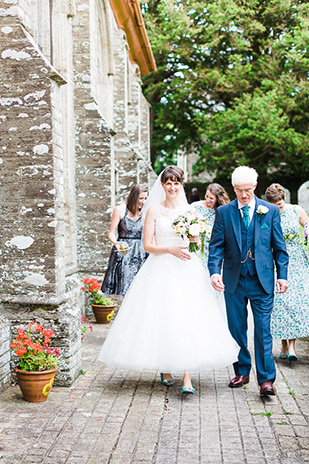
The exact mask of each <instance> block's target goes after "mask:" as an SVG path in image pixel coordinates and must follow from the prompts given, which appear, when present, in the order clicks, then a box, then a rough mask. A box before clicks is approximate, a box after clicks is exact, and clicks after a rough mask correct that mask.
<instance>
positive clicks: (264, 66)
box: [142, 0, 309, 185]
mask: <svg viewBox="0 0 309 464" xmlns="http://www.w3.org/2000/svg"><path fill="white" fill-rule="evenodd" d="M142 8H143V11H144V19H145V23H146V28H147V31H148V35H149V38H150V43H151V46H152V50H153V52H154V56H155V59H156V62H157V67H158V71H157V72H156V73H152V74H151V75H150V76H147V77H146V78H144V89H145V93H146V96H147V98H148V100H149V101H150V103H151V105H152V125H153V139H152V159H153V162H154V163H155V168H157V169H158V170H159V169H161V167H162V166H164V165H165V164H168V163H171V162H174V161H175V159H176V156H177V154H178V153H187V154H189V153H192V152H196V153H198V154H199V160H198V162H197V164H196V166H195V170H196V172H197V173H198V172H202V171H203V170H207V171H210V172H215V173H217V178H221V179H224V178H227V177H229V175H230V172H231V170H232V169H233V168H234V167H235V166H236V165H238V164H250V165H253V166H255V167H256V169H257V170H258V172H259V174H260V177H262V178H265V177H266V176H268V177H270V179H271V175H272V174H273V176H274V178H275V179H276V180H277V181H279V182H286V181H288V180H289V179H292V178H293V182H292V183H293V184H294V183H295V177H297V182H298V184H299V183H302V182H303V181H304V180H307V178H308V176H309V163H308V148H307V147H308V145H309V144H308V135H307V128H308V112H307V106H308V94H309V92H308V81H307V78H308V74H307V71H308V65H309V56H308V52H307V50H308V42H309V41H308V32H307V27H308V11H309V6H308V4H307V2H305V1H300V0H295V1H292V0H269V1H267V2H265V1H262V0H247V1H246V2H242V1H240V0H237V1H236V0H235V1H234V0H224V1H223V0H210V1H208V2H207V3H205V2H198V1H194V0H187V1H186V2H182V1H180V0H149V1H147V0H142ZM289 185H290V183H289Z"/></svg>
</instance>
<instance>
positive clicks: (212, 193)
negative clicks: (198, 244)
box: [192, 183, 230, 273]
mask: <svg viewBox="0 0 309 464" xmlns="http://www.w3.org/2000/svg"><path fill="white" fill-rule="evenodd" d="M229 201H230V199H229V197H228V194H227V193H226V191H225V190H224V188H223V187H222V186H221V185H220V184H215V183H214V184H210V185H208V187H207V190H206V193H205V200H202V201H196V202H194V203H192V206H194V208H195V209H196V211H197V212H198V213H199V215H200V216H201V217H203V218H204V219H206V223H207V226H208V229H207V230H206V237H205V242H204V257H203V259H202V263H203V266H204V268H205V270H206V271H207V273H209V271H208V267H207V262H208V246H209V241H210V237H211V232H212V228H213V225H214V222H215V216H216V209H217V208H218V207H219V206H221V205H225V204H226V203H228V202H229ZM200 253H201V252H200V251H198V252H197V254H198V255H199V256H200Z"/></svg>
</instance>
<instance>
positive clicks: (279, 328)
mask: <svg viewBox="0 0 309 464" xmlns="http://www.w3.org/2000/svg"><path fill="white" fill-rule="evenodd" d="M280 217H281V226H282V231H283V236H284V239H285V243H286V248H287V252H288V254H289V270H288V285H289V287H288V290H287V291H286V292H285V293H276V292H275V301H274V310H273V314H272V321H271V330H272V335H273V337H274V338H277V339H280V340H288V339H289V340H293V339H294V338H300V337H306V336H308V335H309V255H308V252H307V250H306V248H305V247H304V246H303V245H301V244H300V240H301V236H300V224H299V216H298V213H297V210H296V207H295V206H294V205H293V206H292V205H287V208H286V209H285V210H284V211H282V213H280Z"/></svg>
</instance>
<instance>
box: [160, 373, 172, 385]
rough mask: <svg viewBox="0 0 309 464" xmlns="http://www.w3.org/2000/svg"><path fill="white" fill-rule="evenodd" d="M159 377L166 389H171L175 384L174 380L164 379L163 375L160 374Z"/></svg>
mask: <svg viewBox="0 0 309 464" xmlns="http://www.w3.org/2000/svg"><path fill="white" fill-rule="evenodd" d="M160 376H161V383H162V385H165V386H166V387H171V386H172V385H174V383H175V382H174V380H173V379H172V378H171V379H164V377H163V374H160ZM171 377H172V376H171Z"/></svg>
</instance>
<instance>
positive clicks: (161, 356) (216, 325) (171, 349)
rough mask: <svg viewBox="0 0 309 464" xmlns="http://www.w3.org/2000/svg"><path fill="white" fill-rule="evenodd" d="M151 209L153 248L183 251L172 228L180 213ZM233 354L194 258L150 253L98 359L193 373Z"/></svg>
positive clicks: (223, 363)
mask: <svg viewBox="0 0 309 464" xmlns="http://www.w3.org/2000/svg"><path fill="white" fill-rule="evenodd" d="M156 209H157V218H156V232H155V241H156V244H157V245H159V246H188V241H187V240H183V239H181V238H180V237H177V236H176V234H175V232H174V230H173V229H172V222H173V220H174V219H175V218H176V217H177V214H179V212H180V211H175V210H171V209H167V208H164V207H163V206H161V205H160V206H157V207H156ZM186 209H188V208H186ZM238 352H239V346H238V345H237V344H236V342H235V341H234V339H233V338H232V336H231V335H230V332H229V330H228V327H227V323H226V319H225V317H224V315H223V313H222V310H221V309H220V306H219V304H218V301H217V299H216V296H215V293H214V291H213V289H212V287H211V284H210V280H209V276H208V275H207V274H206V271H205V270H204V268H203V266H202V264H201V262H200V260H199V258H198V257H197V256H196V254H195V253H192V254H191V260H189V261H182V260H180V259H178V258H176V257H175V256H173V255H171V254H160V255H154V254H151V255H150V256H149V258H148V259H147V260H146V262H145V263H144V264H143V266H142V267H141V269H140V271H139V272H138V274H137V275H136V277H135V279H134V280H133V282H132V284H131V286H130V288H129V290H128V292H127V294H126V296H125V298H124V300H123V303H122V306H121V308H120V310H119V313H118V315H117V317H116V319H115V321H114V323H113V325H112V327H111V329H110V332H109V334H108V336H107V338H106V341H105V343H104V345H103V347H102V349H101V352H100V354H99V360H100V361H103V362H104V363H106V364H109V365H113V366H119V367H124V368H127V369H134V370H142V369H145V368H147V369H158V370H159V371H160V372H184V371H186V370H190V371H191V372H194V371H202V370H210V369H216V368H221V367H224V366H227V365H229V364H232V363H233V362H235V361H237V355H238Z"/></svg>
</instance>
